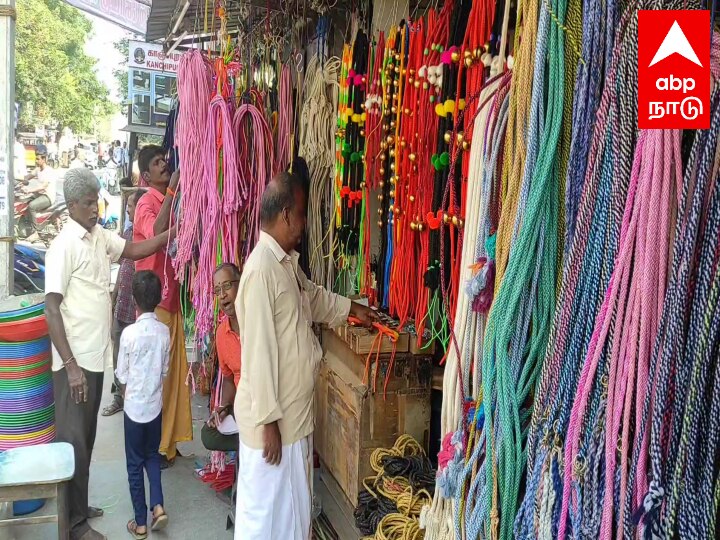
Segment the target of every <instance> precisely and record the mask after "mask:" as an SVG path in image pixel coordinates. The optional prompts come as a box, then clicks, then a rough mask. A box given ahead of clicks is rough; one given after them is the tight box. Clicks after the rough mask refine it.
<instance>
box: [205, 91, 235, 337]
mask: <svg viewBox="0 0 720 540" xmlns="http://www.w3.org/2000/svg"><path fill="white" fill-rule="evenodd" d="M203 162H204V175H203V183H204V191H205V193H206V198H205V207H204V208H203V209H202V210H203V213H202V216H203V221H202V240H201V242H200V244H199V257H198V261H197V272H196V274H195V279H194V281H193V297H192V298H193V305H194V306H195V325H196V328H197V329H196V335H197V337H198V338H203V337H204V336H206V335H208V334H210V333H211V332H212V330H213V323H214V321H215V299H214V297H213V295H212V276H213V273H214V271H215V268H216V267H217V265H218V262H222V261H223V260H226V261H227V260H237V259H236V257H235V256H234V255H235V252H234V249H235V246H237V245H238V243H239V236H238V228H237V222H238V221H239V216H238V214H237V212H238V210H239V207H240V205H241V202H242V199H241V197H240V195H241V192H242V191H244V190H242V189H241V188H240V187H239V185H238V183H239V179H238V178H239V175H238V164H237V150H236V143H235V135H234V132H233V125H232V117H231V114H230V111H229V106H228V105H227V104H226V102H225V99H224V98H223V97H222V95H221V94H216V95H215V97H214V98H213V99H212V101H211V102H210V108H209V115H208V119H207V127H206V132H205V147H204V156H203ZM225 216H229V217H230V218H231V219H230V221H229V222H227V221H225V220H224V217H225ZM222 225H225V227H222ZM223 231H224V233H223ZM223 247H225V248H226V251H223ZM227 248H229V249H230V252H227Z"/></svg>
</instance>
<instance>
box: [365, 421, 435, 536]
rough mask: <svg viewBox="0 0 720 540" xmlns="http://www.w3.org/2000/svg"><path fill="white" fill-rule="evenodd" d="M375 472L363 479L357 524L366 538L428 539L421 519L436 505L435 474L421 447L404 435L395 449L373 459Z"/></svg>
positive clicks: (380, 452) (382, 451)
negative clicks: (433, 491) (425, 508)
mask: <svg viewBox="0 0 720 540" xmlns="http://www.w3.org/2000/svg"><path fill="white" fill-rule="evenodd" d="M370 467H371V468H372V470H373V471H374V472H375V475H374V476H369V477H367V478H365V479H364V480H363V486H364V489H363V490H362V491H361V492H360V494H359V495H358V505H357V508H355V512H354V516H355V524H356V525H357V527H358V528H359V529H360V532H362V533H363V534H365V535H368V536H366V537H365V538H366V539H368V540H369V539H371V538H375V539H377V540H419V539H422V538H424V531H422V530H421V529H420V523H419V521H418V518H419V516H420V512H421V511H422V509H423V507H424V506H425V505H429V504H431V502H432V495H431V494H430V493H431V492H432V490H433V489H434V487H435V471H434V470H433V468H432V465H431V464H430V461H429V460H428V458H427V456H426V454H425V451H424V450H423V449H422V447H421V446H420V444H419V443H418V442H417V441H416V440H415V439H413V438H412V437H410V436H409V435H401V436H400V437H399V438H398V439H397V441H396V442H395V444H394V445H393V446H392V448H378V449H376V450H375V451H374V452H373V453H372V454H371V456H370Z"/></svg>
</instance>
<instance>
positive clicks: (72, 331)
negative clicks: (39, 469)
mask: <svg viewBox="0 0 720 540" xmlns="http://www.w3.org/2000/svg"><path fill="white" fill-rule="evenodd" d="M63 187H64V191H65V201H66V202H67V205H68V211H69V213H70V220H69V221H68V223H67V225H65V227H63V229H62V230H61V231H60V234H58V236H57V238H55V240H53V242H52V244H50V249H48V252H47V256H46V258H45V265H46V268H47V272H46V273H45V316H46V318H47V325H48V330H49V332H50V339H51V340H52V371H53V393H54V397H55V429H56V439H57V440H58V441H63V442H68V443H70V444H72V445H73V449H74V451H75V476H73V478H72V480H70V482H68V499H69V505H68V506H69V513H70V516H69V522H70V527H71V530H70V540H101V539H103V538H105V536H104V535H102V534H101V533H99V532H97V531H95V530H94V529H92V528H91V527H90V525H89V524H88V521H87V520H88V518H92V517H98V516H100V515H102V511H101V510H100V509H98V508H92V507H88V483H89V476H90V459H91V456H92V450H93V446H94V443H95V431H96V428H97V414H98V409H99V407H100V398H101V397H102V386H103V372H104V370H105V368H106V367H110V366H112V345H111V342H110V326H111V322H112V312H111V306H110V262H111V261H113V262H114V261H117V260H118V259H119V258H120V257H121V256H122V257H125V258H128V259H132V260H138V259H142V258H144V257H147V256H148V255H151V254H152V253H155V252H156V251H158V250H159V249H160V248H162V247H164V246H165V244H166V243H167V241H168V234H169V233H167V232H166V233H164V234H162V235H158V236H156V237H155V238H153V239H151V240H146V241H145V242H138V243H131V242H126V241H125V240H123V239H122V238H121V237H120V236H118V235H117V234H114V233H111V232H110V231H108V230H105V229H103V228H102V227H100V226H99V225H98V224H97V220H98V182H97V178H95V175H93V173H92V172H90V170H88V169H71V170H69V171H68V172H67V173H66V175H65V182H64V186H63Z"/></svg>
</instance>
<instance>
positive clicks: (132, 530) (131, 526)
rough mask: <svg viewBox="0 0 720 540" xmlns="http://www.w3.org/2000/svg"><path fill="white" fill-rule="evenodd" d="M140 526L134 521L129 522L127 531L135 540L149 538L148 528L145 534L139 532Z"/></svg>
mask: <svg viewBox="0 0 720 540" xmlns="http://www.w3.org/2000/svg"><path fill="white" fill-rule="evenodd" d="M137 528H138V524H137V522H136V521H135V520H134V519H131V520H130V521H128V524H127V531H128V532H129V533H130V536H132V537H133V538H134V539H135V540H145V539H146V538H147V537H148V533H147V528H146V529H145V532H144V533H139V532H137Z"/></svg>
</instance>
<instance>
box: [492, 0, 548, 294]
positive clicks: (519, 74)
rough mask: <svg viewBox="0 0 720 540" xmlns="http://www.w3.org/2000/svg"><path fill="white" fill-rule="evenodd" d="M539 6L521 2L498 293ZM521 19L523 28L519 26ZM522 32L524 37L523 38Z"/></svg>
mask: <svg viewBox="0 0 720 540" xmlns="http://www.w3.org/2000/svg"><path fill="white" fill-rule="evenodd" d="M538 9H539V3H538V0H529V1H526V2H519V4H518V28H519V30H518V31H517V32H516V33H515V49H514V52H515V65H514V67H513V78H512V82H511V83H510V84H511V86H510V92H511V99H510V115H509V118H508V128H507V136H506V138H507V141H508V142H507V143H506V145H505V155H504V160H503V161H504V165H503V175H502V179H503V182H502V194H503V195H502V212H501V214H500V222H499V224H498V231H497V238H496V240H497V241H496V247H495V294H497V293H498V291H499V290H500V284H501V283H502V278H503V276H504V274H505V267H506V266H507V262H508V257H509V255H510V244H511V241H512V235H513V231H514V229H515V215H516V213H517V205H518V201H519V199H520V188H521V185H522V179H523V171H524V169H525V156H526V145H525V139H526V137H527V130H528V124H529V121H530V110H531V101H532V85H529V84H527V81H532V80H533V72H534V69H535V43H536V41H537V31H538ZM521 21H522V28H521V29H520V26H519V25H520V22H521ZM521 35H522V40H520V36H521Z"/></svg>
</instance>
